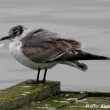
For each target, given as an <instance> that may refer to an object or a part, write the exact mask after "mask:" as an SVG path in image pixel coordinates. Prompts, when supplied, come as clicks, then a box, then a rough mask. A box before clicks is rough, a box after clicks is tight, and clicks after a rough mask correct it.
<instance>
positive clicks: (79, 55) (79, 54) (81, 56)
mask: <svg viewBox="0 0 110 110" xmlns="http://www.w3.org/2000/svg"><path fill="white" fill-rule="evenodd" d="M71 52H72V53H71V54H67V55H65V56H64V60H66V61H72V60H110V58H108V57H105V56H100V55H95V54H91V53H87V52H84V51H81V50H75V51H71Z"/></svg>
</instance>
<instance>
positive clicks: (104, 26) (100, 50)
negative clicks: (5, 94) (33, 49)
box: [0, 0, 110, 92]
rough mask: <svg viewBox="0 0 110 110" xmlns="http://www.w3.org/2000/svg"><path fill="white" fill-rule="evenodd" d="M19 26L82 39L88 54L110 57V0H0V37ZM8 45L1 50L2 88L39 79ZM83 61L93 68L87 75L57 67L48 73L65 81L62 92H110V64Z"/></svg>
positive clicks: (52, 77) (0, 72)
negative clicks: (11, 52) (42, 29)
mask: <svg viewBox="0 0 110 110" xmlns="http://www.w3.org/2000/svg"><path fill="white" fill-rule="evenodd" d="M18 24H22V25H24V26H26V27H31V28H40V27H43V28H46V29H48V30H51V31H53V32H57V33H59V34H61V35H62V36H63V37H65V38H73V39H77V40H80V41H81V42H83V43H84V44H85V46H86V48H85V50H86V51H88V52H93V53H95V54H101V55H105V56H110V43H109V42H110V1H109V0H71V1H69V0H42V1H41V0H22V1H21V0H10V1H9V0H0V36H1V37H2V36H5V35H7V32H8V30H9V29H10V27H12V26H15V25H18ZM4 43H5V46H4V47H3V48H0V89H1V90H2V89H4V88H6V87H9V86H11V85H14V84H16V83H19V82H21V81H24V80H26V79H35V77H36V72H37V71H35V70H31V69H28V68H27V67H24V66H22V65H21V64H19V63H18V62H17V61H16V60H14V59H13V58H12V56H11V55H10V53H9V51H8V42H7V41H5V42H4ZM83 62H85V63H86V64H87V65H88V67H89V70H88V71H87V72H82V71H80V70H77V69H74V68H72V67H69V66H66V65H57V66H56V67H54V68H53V69H51V70H49V71H48V74H47V79H48V80H57V81H61V84H62V90H75V91H77V90H82V91H86V90H87V91H100V92H103V91H105V92H110V62H109V61H83ZM42 75H43V72H42V73H41V77H42Z"/></svg>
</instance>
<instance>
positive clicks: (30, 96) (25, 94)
mask: <svg viewBox="0 0 110 110" xmlns="http://www.w3.org/2000/svg"><path fill="white" fill-rule="evenodd" d="M27 82H28V83H27ZM30 82H31V80H30V81H25V82H23V83H20V84H17V85H15V86H12V87H10V88H7V89H5V90H3V91H2V92H0V110H1V108H3V109H4V110H5V106H7V108H8V106H10V108H9V109H10V110H12V109H13V108H16V107H20V106H21V105H23V104H26V103H29V102H31V101H34V100H42V99H45V98H47V97H49V96H52V95H54V94H56V93H58V92H59V91H60V83H59V82H54V81H51V82H46V83H45V84H42V83H39V84H30ZM6 110H8V109H6Z"/></svg>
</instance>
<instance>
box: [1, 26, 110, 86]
mask: <svg viewBox="0 0 110 110" xmlns="http://www.w3.org/2000/svg"><path fill="white" fill-rule="evenodd" d="M4 40H9V42H10V43H9V50H10V53H11V54H12V56H13V57H14V58H15V59H16V60H17V61H18V62H19V63H21V64H23V65H24V66H26V67H28V68H31V69H34V70H37V71H38V72H37V77H36V80H34V81H33V82H34V83H35V84H37V83H45V82H46V74H47V70H48V69H51V68H53V67H54V66H56V65H57V64H64V65H69V66H72V67H75V68H78V69H80V70H82V71H86V70H87V69H88V66H87V65H86V64H85V63H81V62H80V61H79V60H109V59H110V58H108V57H105V56H101V55H95V54H91V53H88V52H85V51H84V49H83V45H82V43H81V42H79V41H77V40H74V39H66V38H63V37H62V36H61V35H60V34H58V33H55V32H51V31H49V30H47V29H44V28H38V29H29V28H26V27H24V26H22V25H17V26H13V27H12V28H11V29H10V30H9V32H8V35H7V36H5V37H2V38H0V41H4ZM41 70H44V76H43V79H42V80H39V76H40V71H41Z"/></svg>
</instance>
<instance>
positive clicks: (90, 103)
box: [17, 92, 110, 110]
mask: <svg viewBox="0 0 110 110" xmlns="http://www.w3.org/2000/svg"><path fill="white" fill-rule="evenodd" d="M17 110H110V94H107V93H88V92H60V93H59V94H58V95H56V96H53V97H50V98H48V99H46V100H43V101H33V102H31V103H30V104H27V105H25V106H24V107H22V108H21V109H17Z"/></svg>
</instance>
